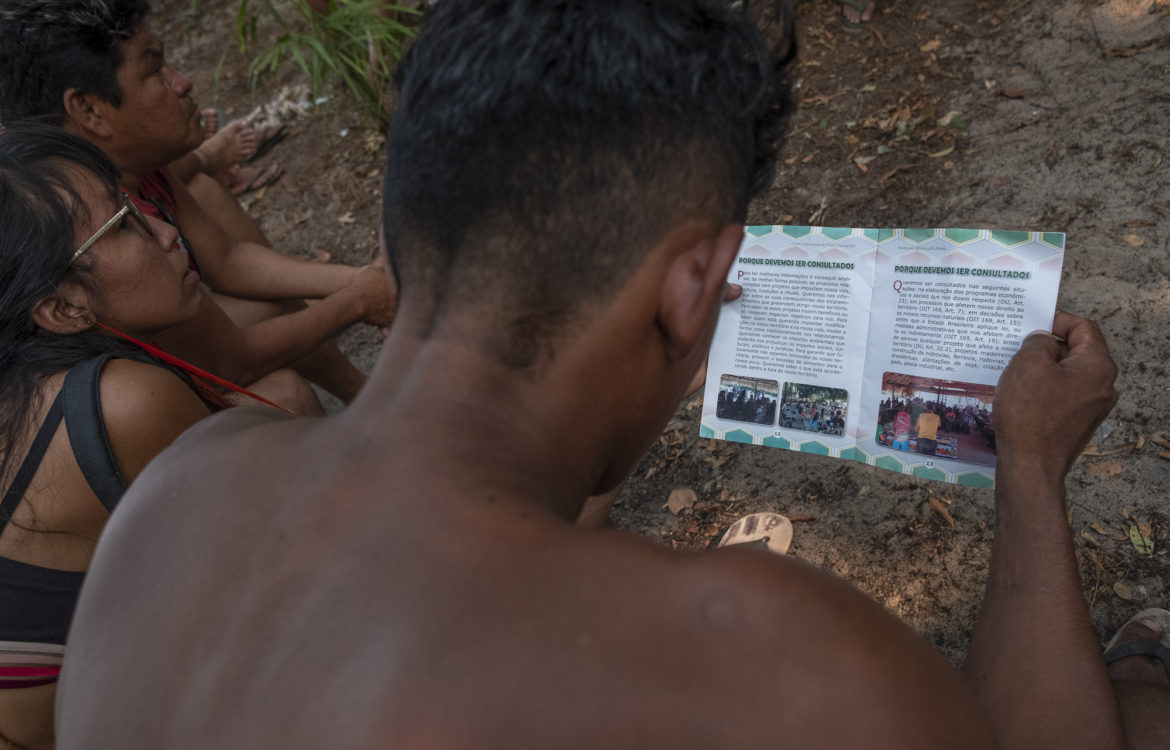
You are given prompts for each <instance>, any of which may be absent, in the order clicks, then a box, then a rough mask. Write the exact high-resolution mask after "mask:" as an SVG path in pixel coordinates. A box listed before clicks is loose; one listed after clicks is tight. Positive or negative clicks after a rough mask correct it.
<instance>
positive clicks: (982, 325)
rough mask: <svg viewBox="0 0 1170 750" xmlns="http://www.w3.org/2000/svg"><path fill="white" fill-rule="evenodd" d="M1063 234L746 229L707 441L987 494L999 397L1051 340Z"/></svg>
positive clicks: (722, 332)
mask: <svg viewBox="0 0 1170 750" xmlns="http://www.w3.org/2000/svg"><path fill="white" fill-rule="evenodd" d="M1063 260H1064V235H1063V234H1059V233H1051V232H1001V231H991V230H980V229H844V228H830V227H800V226H775V227H748V228H747V232H746V235H745V237H744V243H743V246H742V247H741V248H740V252H739V256H738V257H737V258H736V261H735V264H734V265H733V266H732V269H731V275H730V277H729V279H728V280H729V281H732V282H735V283H737V284H740V285H742V286H743V295H742V296H741V297H740V298H739V299H738V300H736V301H734V302H731V303H729V304H726V305H724V309H723V311H722V314H721V315H720V318H719V327H718V328H717V329H716V332H715V339H714V341H713V342H712V344H711V353H710V356H709V358H708V362H707V384H706V390H705V392H704V398H703V420H702V427H701V434H702V436H703V437H709V438H719V439H722V440H732V441H736V442H741V443H753V444H756V445H766V446H771V447H775V448H787V449H789V450H796V451H802V452H805V453H816V454H821V455H825V456H836V457H839V458H846V459H851V460H854V461H861V462H864V463H868V464H872V465H874V466H880V467H882V468H886V469H892V470H894V471H898V472H903V473H906V474H913V475H914V476H918V477H925V478H928V479H937V480H941V481H946V482H953V483H957V484H964V485H971V486H976V487H993V486H994V483H995V414H994V413H993V409H992V399H993V397H994V395H995V384H996V382H998V380H999V376H1000V373H1001V372H1003V370H1004V368H1005V367H1007V364H1008V361H1009V360H1010V359H1011V357H1012V355H1013V354H1015V352H1016V350H1017V349H1018V348H1019V345H1020V342H1021V341H1022V340H1023V337H1024V336H1026V335H1027V334H1028V333H1030V332H1032V331H1035V330H1038V329H1044V330H1051V326H1052V317H1053V314H1054V313H1055V310H1056V297H1057V292H1058V290H1059V286H1060V270H1061V264H1062V262H1063Z"/></svg>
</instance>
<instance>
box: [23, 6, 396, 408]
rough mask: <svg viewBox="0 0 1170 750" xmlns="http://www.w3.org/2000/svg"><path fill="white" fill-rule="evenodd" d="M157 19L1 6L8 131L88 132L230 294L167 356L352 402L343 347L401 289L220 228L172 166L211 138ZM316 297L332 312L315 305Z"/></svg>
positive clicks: (172, 340)
mask: <svg viewBox="0 0 1170 750" xmlns="http://www.w3.org/2000/svg"><path fill="white" fill-rule="evenodd" d="M149 11H150V6H149V5H148V4H147V2H146V0H0V121H5V122H16V121H18V120H21V119H25V118H30V117H47V118H51V119H52V120H54V121H55V122H57V123H59V124H61V125H62V126H63V127H65V128H66V129H67V130H69V131H71V132H74V133H76V134H78V135H81V136H83V137H84V138H86V139H87V140H89V141H91V142H92V143H94V144H95V145H97V146H98V147H99V148H101V149H102V150H103V151H105V152H106V154H107V155H108V156H109V157H110V159H111V160H112V161H113V162H114V163H115V164H116V165H117V166H118V168H119V169H120V170H121V172H122V186H123V188H124V189H125V190H126V191H127V192H128V193H130V194H132V195H134V196H135V197H137V198H139V199H140V200H139V201H138V202H139V205H140V207H141V208H142V209H143V210H144V211H147V212H148V213H152V214H153V215H155V217H156V218H159V219H162V220H166V221H170V222H171V223H173V224H177V225H178V226H179V228H180V230H181V231H182V233H183V236H184V237H185V238H186V241H187V243H188V245H189V247H190V250H191V254H192V257H193V258H194V259H195V262H196V263H197V265H198V270H199V272H200V274H201V275H202V277H203V279H204V281H205V283H207V285H208V286H209V287H210V288H211V289H212V290H214V291H215V292H218V293H219V294H218V295H217V296H216V298H215V302H214V303H211V302H209V303H208V309H207V310H205V311H204V312H203V313H202V314H201V315H200V317H199V318H197V319H196V320H195V321H193V322H192V323H190V324H187V325H186V326H184V327H183V328H182V329H175V330H173V331H168V332H167V333H166V334H164V335H162V336H160V338H159V341H160V343H161V344H162V345H163V346H164V348H166V349H167V350H168V351H169V352H171V353H172V354H177V355H179V356H181V357H185V358H187V359H189V360H191V361H193V362H194V363H195V364H197V365H200V366H202V367H204V368H205V369H208V370H211V371H213V372H215V373H216V374H218V375H221V376H223V377H227V378H228V379H230V380H236V381H237V382H243V383H249V382H252V381H254V380H256V379H257V378H260V377H262V376H264V375H266V374H267V373H269V372H272V371H273V370H275V369H277V368H279V367H283V366H287V365H293V366H294V367H295V368H296V369H297V370H298V371H299V372H301V373H302V374H303V375H304V376H305V377H308V378H310V379H311V380H314V381H315V382H318V383H319V384H320V385H322V387H324V388H326V389H327V390H330V391H332V392H333V393H335V394H336V395H337V396H338V397H339V398H341V399H342V400H344V401H349V400H352V398H353V396H354V395H355V394H356V392H357V390H358V389H359V388H360V387H361V385H362V383H363V382H364V379H365V378H364V376H363V375H362V374H361V373H360V372H358V371H357V370H355V369H354V368H353V366H352V365H351V364H350V363H349V361H348V360H347V359H346V358H345V357H344V356H343V355H342V354H341V353H340V351H338V350H337V348H336V345H334V344H333V343H332V338H333V337H334V336H335V335H336V334H337V333H339V332H340V331H341V330H343V329H344V328H346V327H348V326H349V325H352V324H354V323H358V322H362V321H365V322H367V323H370V324H373V325H377V326H380V327H384V326H388V325H389V324H390V321H391V320H392V317H393V308H394V293H393V288H392V286H391V284H389V283H388V280H387V277H386V275H385V273H383V272H382V270H381V269H380V268H378V267H366V268H364V269H362V268H350V267H346V266H341V265H330V264H321V263H309V262H307V261H304V260H298V259H294V258H291V257H288V256H285V255H282V254H281V253H278V252H275V251H273V250H272V249H271V248H269V247H266V246H264V245H261V244H257V243H256V242H255V241H254V240H256V239H260V238H258V237H256V236H255V235H253V236H251V237H250V239H251V240H253V241H248V238H247V237H246V236H245V237H244V238H241V235H247V233H246V232H244V233H241V232H239V231H237V232H235V233H234V234H235V236H233V235H232V234H229V233H228V232H226V231H225V230H224V228H223V226H221V223H220V221H219V218H217V217H220V216H223V215H228V216H230V215H232V214H231V212H229V211H228V208H227V207H224V206H218V207H217V209H216V215H215V216H212V215H211V214H209V213H208V212H207V211H206V210H204V208H203V207H202V206H201V205H200V203H198V202H197V201H196V200H195V199H194V197H193V196H192V194H191V193H190V191H189V190H188V189H187V187H186V186H185V185H184V184H183V182H182V181H181V180H179V179H177V178H176V177H175V175H174V173H173V172H172V171H171V169H170V167H168V166H167V165H168V164H170V163H172V162H174V161H176V160H178V159H180V158H181V157H184V156H185V155H187V154H189V153H190V152H191V151H192V150H193V149H195V148H196V147H197V146H199V145H200V143H201V142H202V140H203V127H202V124H201V123H200V111H199V107H198V105H197V103H196V101H195V99H194V97H193V92H192V85H191V81H189V80H188V79H187V78H185V77H184V76H183V75H182V74H180V73H179V72H178V71H176V70H175V69H174V68H172V67H171V66H170V64H169V63H168V62H167V59H166V56H165V49H164V45H163V41H162V40H161V39H160V38H159V37H158V36H157V35H156V34H155V33H154V31H153V30H152V29H151V27H150V26H149V24H148V23H147V16H148V14H149ZM150 199H153V200H150ZM236 208H238V206H237V207H236ZM305 298H308V299H319V300H321V302H320V304H316V305H313V306H311V307H309V308H306V307H305V305H304V303H303V302H301V301H300V300H302V299H305ZM256 300H264V301H268V302H266V303H261V302H256ZM225 312H226V313H227V315H225ZM229 316H230V319H229Z"/></svg>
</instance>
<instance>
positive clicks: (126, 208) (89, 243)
mask: <svg viewBox="0 0 1170 750" xmlns="http://www.w3.org/2000/svg"><path fill="white" fill-rule="evenodd" d="M121 202H122V207H121V208H119V209H118V213H116V214H114V215H113V216H112V217H111V218H110V220H109V221H107V222H106V223H105V224H102V227H101V229H99V230H97V231H96V232H94V233H93V236H92V237H90V238H89V239H88V240H86V241H85V244H84V245H82V246H81V247H79V248H77V252H75V253H73V257H72V258H70V259H69V264H70V265H73V263H74V261H76V260H77V259H78V258H80V257H81V254H82V253H84V252H85V251H86V250H88V249H90V248H91V247H93V243H95V242H97V241H98V240H100V239H101V238H102V236H103V235H105V233H106V232H108V231H110V229H112V228H113V227H114V225H115V224H117V223H118V222H119V221H121V220H122V217H123V216H125V215H126V214H130V216H132V217H133V218H134V220H135V221H137V222H138V223H139V224H141V225H142V229H143V230H144V231H145V232H146V234H147V236H150V237H153V236H154V230H153V229H151V228H150V222H149V221H147V219H146V214H144V213H142V209H140V208H139V207H138V206H137V205H136V204H135V203H134V201H133V200H131V199H130V196H129V195H127V194H126V193H122V201H121Z"/></svg>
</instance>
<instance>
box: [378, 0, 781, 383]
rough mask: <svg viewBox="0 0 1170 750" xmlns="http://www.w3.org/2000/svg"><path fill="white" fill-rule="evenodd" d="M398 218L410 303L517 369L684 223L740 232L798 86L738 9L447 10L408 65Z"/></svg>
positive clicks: (395, 172) (431, 22)
mask: <svg viewBox="0 0 1170 750" xmlns="http://www.w3.org/2000/svg"><path fill="white" fill-rule="evenodd" d="M397 85H398V89H399V91H398V97H397V101H396V103H395V111H394V115H393V117H392V119H391V123H390V127H389V132H388V136H387V150H388V157H387V169H386V189H385V196H384V205H383V213H384V223H385V228H386V243H387V247H388V249H389V253H390V261H391V265H392V268H393V270H394V272H395V273H396V274H397V276H398V279H399V282H400V284H401V290H402V295H403V300H404V303H405V302H409V303H413V304H414V306H415V308H416V309H418V308H420V307H421V308H422V309H424V310H425V309H426V307H427V306H428V305H430V306H431V308H430V310H431V312H430V330H429V331H428V333H429V334H431V335H433V334H434V331H435V330H436V329H439V330H441V325H440V324H439V321H441V320H442V319H443V318H444V316H445V315H446V314H448V313H449V312H458V313H468V314H472V315H477V316H478V317H480V318H483V317H484V316H485V315H488V316H490V317H489V318H488V319H489V320H491V321H493V322H494V323H496V324H497V325H494V328H493V330H494V331H496V333H495V334H494V338H493V340H491V341H488V342H486V345H487V348H488V350H489V352H490V353H491V354H492V355H493V356H496V357H498V358H499V359H501V361H503V362H506V363H507V364H509V365H510V366H513V367H517V368H525V367H530V366H532V365H533V364H536V363H538V362H540V361H542V359H543V358H545V357H548V356H550V355H551V354H552V353H553V352H554V350H555V347H554V346H553V339H554V335H555V334H556V333H557V332H558V331H560V330H561V329H562V328H563V327H564V326H565V325H566V324H568V323H571V322H572V321H573V320H574V319H575V316H576V315H578V314H580V312H581V311H582V309H583V308H584V307H585V306H587V305H589V304H591V303H595V302H599V301H602V300H604V299H605V297H606V295H607V294H611V293H613V292H615V291H616V289H617V288H618V287H619V282H620V280H621V279H622V278H623V277H624V276H625V274H627V273H628V272H629V271H631V270H633V269H635V268H637V267H638V266H639V265H640V264H641V262H642V261H643V260H644V256H645V253H646V252H647V251H648V250H649V249H650V248H651V247H653V245H654V244H655V243H656V242H657V241H659V240H660V239H662V237H664V236H665V233H666V232H668V231H669V230H670V229H671V228H672V227H674V226H676V225H677V224H678V223H680V222H682V221H685V220H686V219H688V218H704V219H713V220H716V221H720V222H741V221H743V220H744V218H745V214H746V210H747V203H748V200H749V199H750V197H751V195H752V194H753V193H754V192H755V191H756V190H758V189H759V188H761V187H762V186H764V185H765V184H767V183H768V181H769V180H770V178H771V174H772V165H773V162H774V158H775V149H776V147H777V143H776V141H777V138H778V134H779V126H780V112H781V106H780V105H781V102H782V100H783V94H784V89H783V87H782V86H781V85H780V84H779V83H778V81H777V80H776V76H775V69H774V67H773V65H772V62H771V59H770V56H769V54H768V52H767V48H766V46H765V45H764V42H763V40H762V39H761V38H760V36H759V33H758V32H757V30H756V29H755V27H754V26H753V25H752V24H751V23H750V22H749V21H748V20H747V19H746V17H745V16H744V15H743V14H742V13H737V12H735V11H733V10H731V9H729V8H728V7H727V3H726V2H725V0H711V1H710V2H708V1H706V0H443V2H440V3H437V4H436V5H435V6H433V8H432V10H431V11H430V12H429V15H428V17H427V18H426V20H425V22H424V25H423V29H422V32H421V33H420V35H419V38H418V40H417V41H416V42H415V44H414V45H413V47H412V48H411V49H410V51H409V52H408V53H407V55H406V57H405V58H404V59H403V61H402V62H401V65H400V68H399V72H398V78H397Z"/></svg>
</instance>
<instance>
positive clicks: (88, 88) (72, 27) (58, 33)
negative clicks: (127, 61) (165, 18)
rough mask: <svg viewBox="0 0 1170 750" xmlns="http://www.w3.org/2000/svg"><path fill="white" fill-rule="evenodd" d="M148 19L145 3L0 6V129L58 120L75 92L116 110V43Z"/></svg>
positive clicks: (19, 1)
mask: <svg viewBox="0 0 1170 750" xmlns="http://www.w3.org/2000/svg"><path fill="white" fill-rule="evenodd" d="M149 13H150V5H149V4H148V3H147V2H146V0H0V122H3V123H5V124H9V125H10V124H12V123H14V122H18V121H20V120H22V119H25V118H28V117H41V116H46V115H49V116H52V117H54V118H55V119H56V121H57V122H58V123H59V122H60V120H61V119H62V118H63V117H64V115H65V110H64V105H63V97H64V94H65V92H66V91H68V90H69V89H71V88H75V89H77V90H78V91H80V92H81V93H83V94H96V95H97V96H98V97H100V98H101V99H102V100H103V101H107V102H109V103H111V104H113V105H114V106H115V107H120V106H121V105H122V91H121V89H120V88H119V87H118V81H117V71H118V68H119V67H121V65H122V43H123V42H125V41H126V40H128V39H130V38H132V37H133V36H134V32H135V30H136V29H137V27H138V26H139V25H140V24H141V23H142V21H143V20H144V19H145V18H146V16H147V15H148V14H149Z"/></svg>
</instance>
